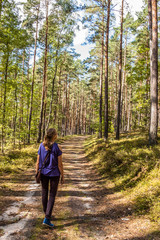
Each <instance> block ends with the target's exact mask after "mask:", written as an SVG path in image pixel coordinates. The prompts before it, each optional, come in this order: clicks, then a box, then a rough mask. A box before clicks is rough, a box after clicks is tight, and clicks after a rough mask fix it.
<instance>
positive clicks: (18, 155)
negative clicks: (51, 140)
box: [0, 136, 71, 176]
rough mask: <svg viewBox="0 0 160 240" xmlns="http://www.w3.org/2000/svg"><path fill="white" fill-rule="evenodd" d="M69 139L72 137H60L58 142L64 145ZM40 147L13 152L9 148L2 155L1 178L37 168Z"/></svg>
mask: <svg viewBox="0 0 160 240" xmlns="http://www.w3.org/2000/svg"><path fill="white" fill-rule="evenodd" d="M69 138H71V136H65V137H59V138H58V139H57V140H56V142H57V143H62V142H63V141H65V140H68V139H69ZM38 147H39V144H30V145H26V146H25V147H23V148H21V149H14V150H11V147H10V148H8V151H7V152H6V153H5V155H2V154H1V155H0V176H1V175H3V174H18V173H22V172H24V171H25V170H27V169H29V168H33V167H35V163H36V160H37V152H38Z"/></svg>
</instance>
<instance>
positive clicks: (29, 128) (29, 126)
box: [28, 5, 40, 143]
mask: <svg viewBox="0 0 160 240" xmlns="http://www.w3.org/2000/svg"><path fill="white" fill-rule="evenodd" d="M39 8H40V5H38V9H37V21H36V36H35V44H34V60H33V72H32V87H31V102H30V113H29V122H28V143H30V135H31V121H32V109H33V94H34V78H35V66H36V51H37V37H38V20H39Z"/></svg>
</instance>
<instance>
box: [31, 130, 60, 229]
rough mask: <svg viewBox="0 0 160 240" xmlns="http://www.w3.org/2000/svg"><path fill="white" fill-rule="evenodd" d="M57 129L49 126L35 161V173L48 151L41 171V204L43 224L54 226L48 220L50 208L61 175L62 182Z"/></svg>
mask: <svg viewBox="0 0 160 240" xmlns="http://www.w3.org/2000/svg"><path fill="white" fill-rule="evenodd" d="M56 138H57V131H56V130H55V129H54V128H50V129H49V130H48V131H47V134H46V135H45V137H44V141H43V143H41V144H40V146H39V150H38V156H37V163H36V173H37V172H38V170H39V169H41V167H42V165H43V162H44V160H45V158H46V156H47V153H48V151H49V152H50V154H49V156H48V158H47V160H46V161H45V164H44V167H43V168H42V171H41V184H42V204H43V211H44V213H45V219H44V221H43V224H45V225H47V226H49V227H54V225H53V224H52V223H51V222H50V220H51V215H52V210H53V206H54V202H55V197H56V193H57V189H58V183H59V179H60V176H61V183H62V184H63V183H64V174H63V164H62V149H61V147H60V146H58V144H57V143H55V140H56ZM49 183H50V196H49V199H48V187H49Z"/></svg>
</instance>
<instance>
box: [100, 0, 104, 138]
mask: <svg viewBox="0 0 160 240" xmlns="http://www.w3.org/2000/svg"><path fill="white" fill-rule="evenodd" d="M102 8H103V10H102V11H103V12H102V14H103V16H102V43H101V67H100V96H99V138H102V93H103V57H104V0H102Z"/></svg>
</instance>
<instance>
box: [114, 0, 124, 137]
mask: <svg viewBox="0 0 160 240" xmlns="http://www.w3.org/2000/svg"><path fill="white" fill-rule="evenodd" d="M123 3H124V0H122V15H121V34H120V54H119V91H118V113H117V131H116V139H119V132H120V124H121V87H122V86H121V85H122V37H123Z"/></svg>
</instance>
